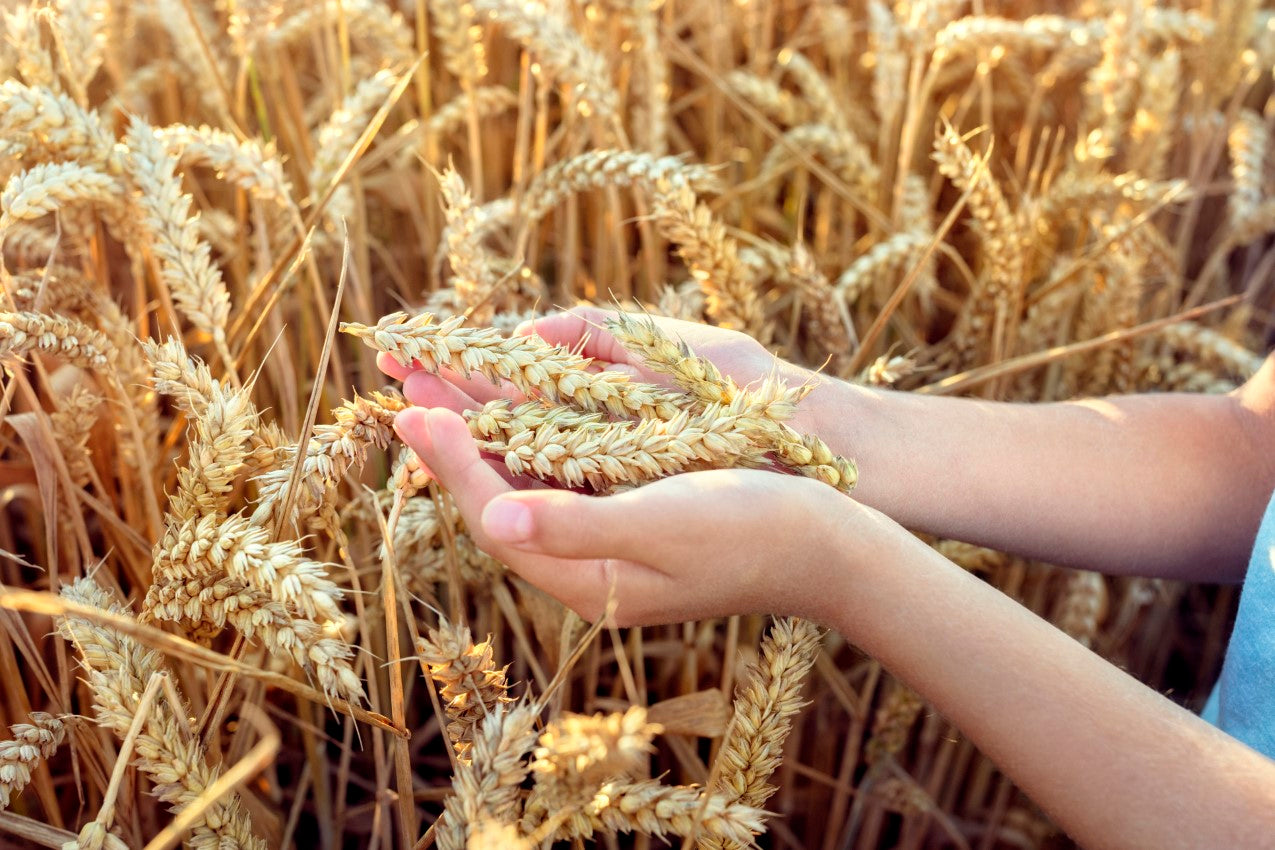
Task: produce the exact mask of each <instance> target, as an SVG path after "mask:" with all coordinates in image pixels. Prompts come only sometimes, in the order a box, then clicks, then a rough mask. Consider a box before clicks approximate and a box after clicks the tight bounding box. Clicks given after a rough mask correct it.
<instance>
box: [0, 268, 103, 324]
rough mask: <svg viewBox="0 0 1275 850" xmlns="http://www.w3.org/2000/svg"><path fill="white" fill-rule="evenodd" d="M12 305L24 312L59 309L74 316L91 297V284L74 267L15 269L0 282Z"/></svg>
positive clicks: (67, 314) (45, 311)
mask: <svg viewBox="0 0 1275 850" xmlns="http://www.w3.org/2000/svg"><path fill="white" fill-rule="evenodd" d="M2 285H3V286H4V287H5V288H6V289H7V291H8V293H9V297H11V298H12V299H13V306H14V307H15V308H16V309H17V310H19V311H22V312H28V313H60V314H62V315H66V316H75V315H77V314H79V313H80V312H81V310H82V309H84V308H85V306H86V302H88V301H91V300H92V295H91V292H90V290H91V289H92V286H93V284H92V283H91V282H90V281H88V280H86V279H85V278H84V276H83V275H82V274H80V273H79V272H78V271H77V270H75V269H72V268H68V267H66V266H45V267H40V268H32V269H29V270H27V271H22V272H17V273H16V274H12V275H10V277H9V280H8V281H7V282H5V283H3V284H2Z"/></svg>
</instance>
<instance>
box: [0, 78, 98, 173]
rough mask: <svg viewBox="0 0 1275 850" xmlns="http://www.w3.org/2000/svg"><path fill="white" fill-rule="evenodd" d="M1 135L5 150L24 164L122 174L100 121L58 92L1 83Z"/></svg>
mask: <svg viewBox="0 0 1275 850" xmlns="http://www.w3.org/2000/svg"><path fill="white" fill-rule="evenodd" d="M0 130H3V133H2V134H0V135H2V136H3V138H4V143H5V146H6V148H7V149H8V150H9V151H10V152H12V153H15V154H21V156H22V158H23V160H24V161H30V160H31V159H32V158H35V159H38V160H47V159H65V160H68V161H74V162H78V163H80V164H81V165H90V166H97V167H99V168H102V169H103V170H105V171H106V172H107V173H109V174H112V175H114V174H118V173H119V169H120V166H121V160H120V157H119V156H118V154H117V153H116V151H115V138H114V136H112V135H111V133H110V132H109V131H108V130H107V129H106V128H105V126H104V125H103V124H102V120H101V118H99V117H98V115H97V114H96V113H95V112H91V111H89V110H87V109H85V108H84V107H82V106H80V105H79V104H78V103H76V102H75V101H74V100H72V99H71V98H69V97H67V96H66V95H64V94H61V93H59V92H56V91H51V90H49V89H47V88H41V87H38V86H33V85H23V84H22V83H20V82H18V81H16V80H5V81H4V82H3V83H0Z"/></svg>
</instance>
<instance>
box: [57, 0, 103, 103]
mask: <svg viewBox="0 0 1275 850" xmlns="http://www.w3.org/2000/svg"><path fill="white" fill-rule="evenodd" d="M53 9H54V10H55V11H54V14H53V15H51V16H50V24H51V26H52V27H53V31H54V33H55V37H56V39H57V41H58V42H59V47H60V50H59V55H60V56H61V57H62V58H63V59H64V60H66V61H64V72H65V73H66V75H67V77H68V78H69V79H70V80H71V81H72V87H73V89H74V90H75V91H77V92H83V91H84V90H85V89H87V88H88V85H89V83H90V82H91V81H92V80H93V77H94V76H96V75H97V71H98V69H99V68H100V67H101V66H102V59H103V56H104V54H105V52H106V37H107V34H106V24H107V19H108V18H109V17H110V12H111V6H110V3H109V2H108V0H56V2H55V3H54V4H53ZM68 63H69V64H68Z"/></svg>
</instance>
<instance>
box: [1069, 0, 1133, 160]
mask: <svg viewBox="0 0 1275 850" xmlns="http://www.w3.org/2000/svg"><path fill="white" fill-rule="evenodd" d="M1141 10H1142V4H1141V3H1140V2H1131V3H1125V4H1123V6H1122V5H1121V4H1116V5H1115V6H1114V8H1113V9H1112V11H1111V14H1110V15H1108V17H1107V26H1106V32H1105V33H1104V35H1103V38H1102V59H1101V60H1100V61H1099V62H1098V64H1097V65H1096V66H1094V68H1093V70H1092V71H1090V73H1089V76H1088V77H1087V79H1086V80H1085V108H1084V115H1083V117H1082V118H1081V127H1082V128H1083V130H1084V131H1085V132H1087V134H1088V135H1087V136H1086V137H1085V138H1084V139H1083V140H1082V141H1081V142H1080V143H1079V144H1080V145H1081V149H1080V150H1079V151H1078V158H1079V159H1081V160H1082V161H1083V160H1105V159H1110V158H1111V157H1112V156H1113V155H1114V154H1115V152H1116V146H1117V140H1118V138H1119V136H1120V135H1121V134H1122V131H1123V128H1124V127H1125V126H1126V121H1127V116H1128V113H1129V110H1130V108H1131V107H1132V105H1133V96H1134V87H1133V82H1134V80H1135V79H1137V76H1138V66H1139V65H1140V64H1141V61H1142V58H1143V51H1142V42H1141V26H1142V15H1141Z"/></svg>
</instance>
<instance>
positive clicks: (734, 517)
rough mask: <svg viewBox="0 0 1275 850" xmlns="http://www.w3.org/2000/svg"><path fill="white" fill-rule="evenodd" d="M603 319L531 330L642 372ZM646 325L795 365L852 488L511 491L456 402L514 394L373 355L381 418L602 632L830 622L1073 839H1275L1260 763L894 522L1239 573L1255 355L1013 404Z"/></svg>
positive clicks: (1247, 540)
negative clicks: (907, 386) (1243, 367)
mask: <svg viewBox="0 0 1275 850" xmlns="http://www.w3.org/2000/svg"><path fill="white" fill-rule="evenodd" d="M604 315H605V314H604V313H602V312H601V311H595V310H591V309H581V310H576V311H573V312H572V313H571V314H559V315H556V316H553V317H550V318H548V319H544V320H541V321H539V322H537V324H536V327H535V331H536V332H537V333H539V334H540V335H541V336H543V337H545V338H546V339H548V340H550V341H553V342H559V343H563V344H566V345H577V344H580V343H581V342H583V351H584V353H585V354H586V355H589V356H593V357H595V358H597V359H598V360H600V361H603V362H604V363H606V364H618V365H619V367H620V368H625V369H629V370H631V371H632V372H633V373H634V374H635V375H637V376H639V377H641V378H643V379H647V380H656V376H654V375H652V374H650V373H647V372H644V371H643V370H642V369H641V368H640V367H639V366H638V365H636V364H635V363H634V362H633V361H632V360H631V359H630V358H629V356H628V355H627V353H626V352H624V350H623V349H622V348H621V347H620V346H619V345H618V344H617V343H616V342H615V341H614V340H613V339H611V338H610V337H609V336H608V335H607V334H606V333H605V332H604V331H602V330H601V329H600V325H601V320H602V318H603V317H604ZM659 321H660V323H661V325H663V326H664V329H665V331H666V332H667V333H669V334H670V335H672V336H674V337H681V338H682V339H684V340H685V341H686V342H687V343H688V344H689V345H690V346H691V348H692V349H693V350H695V351H696V352H697V353H699V354H702V355H704V356H706V357H709V358H710V359H712V360H713V361H714V362H715V363H716V364H717V365H718V367H719V368H720V369H721V370H722V371H723V372H725V373H727V374H729V375H730V376H731V377H733V378H735V379H736V380H737V381H738V382H740V383H748V382H750V381H753V380H756V379H757V378H760V377H763V376H766V375H769V374H772V373H773V372H774V371H776V370H778V372H779V373H780V376H781V377H783V378H785V379H786V380H787V381H789V382H790V383H800V382H803V381H814V382H816V383H817V386H816V387H815V389H814V391H813V392H812V393H811V394H810V395H809V396H808V397H807V399H806V400H805V401H804V402H803V403H802V405H801V407H800V410H799V412H798V415H797V418H796V421H795V423H794V424H795V425H796V427H797V428H798V429H802V430H809V431H813V432H816V433H818V434H820V436H822V437H823V438H824V439H825V440H826V441H827V442H828V444H829V445H830V446H831V447H832V448H833V450H834V451H838V452H841V453H843V454H845V455H847V456H851V457H854V458H855V459H856V461H857V462H858V464H859V467H860V470H861V482H862V483H861V484H860V486H859V488H858V489H857V490H856V491H855V494H854V495H855V498H853V499H851V498H847V497H845V496H843V495H841V494H839V493H837V492H836V491H835V490H833V489H832V488H830V487H827V486H825V485H822V484H819V483H817V482H813V481H810V480H807V479H801V478H795V477H791V476H784V475H778V474H775V473H773V472H762V471H748V470H726V471H714V472H695V473H690V474H685V475H678V476H674V477H672V478H668V479H665V480H662V481H658V482H655V483H652V484H649V485H647V486H645V487H642V488H640V489H637V490H632V491H629V492H625V493H621V494H618V495H615V496H607V497H591V496H583V495H580V494H576V493H571V492H565V491H561V490H552V489H545V488H540V487H537V486H533V484H532V482H529V481H526V480H518V479H514V478H512V477H511V476H509V475H508V474H507V473H506V472H505V470H504V466H503V465H502V464H500V463H499V462H497V461H495V460H492V459H489V458H483V457H482V456H480V455H479V453H478V451H477V449H476V447H475V445H474V443H473V441H472V439H471V438H470V436H469V431H468V428H467V426H466V425H465V423H464V421H463V419H462V418H461V417H460V416H459V415H458V414H459V413H460V412H462V411H464V410H467V409H473V408H476V407H479V406H481V404H482V403H483V402H485V401H487V400H489V399H491V398H495V397H496V396H497V395H506V396H510V395H512V396H514V397H516V393H513V392H512V388H510V387H507V386H506V387H493V386H491V385H490V384H488V383H486V382H485V381H483V380H482V379H478V380H477V381H467V380H464V379H462V378H461V377H459V376H456V375H445V376H442V377H436V376H432V375H428V374H426V373H424V372H419V371H412V370H410V369H406V368H404V367H401V366H399V365H397V364H395V363H394V362H393V361H392V360H390V359H389V358H388V357H382V358H381V360H380V365H381V368H382V369H383V370H384V371H385V372H386V373H387V374H389V375H391V376H393V377H396V378H400V379H403V380H404V381H405V385H404V389H405V392H406V394H407V397H408V398H409V399H410V400H411V401H412V402H413V403H414V404H416V405H419V407H416V408H413V409H411V410H408V411H404V412H403V413H402V414H400V415H399V418H398V422H397V425H396V427H397V430H398V432H399V434H400V436H401V437H402V438H403V439H404V440H405V441H406V442H407V443H408V444H409V445H410V446H412V448H414V449H415V450H416V452H417V453H418V454H419V455H420V457H421V458H422V460H423V461H424V462H425V463H426V464H427V465H428V467H429V468H430V469H431V470H432V472H433V474H434V475H435V476H436V477H437V478H438V480H439V481H440V482H441V483H442V484H443V485H444V486H445V487H446V488H447V489H448V490H449V491H450V492H451V493H452V495H453V497H454V498H455V499H456V501H457V504H458V505H459V507H460V509H461V511H462V513H463V514H464V516H465V519H466V522H467V523H468V525H469V528H470V529H471V531H472V532H473V533H474V536H475V538H476V540H477V542H478V544H479V545H480V546H482V547H483V548H484V549H486V550H487V551H489V552H490V553H491V554H492V555H494V556H495V557H497V558H499V559H501V560H502V561H504V562H505V563H506V564H508V565H509V566H510V568H511V569H513V570H515V571H516V572H518V573H519V574H520V575H522V576H523V577H524V578H526V579H527V580H529V581H531V582H533V583H535V584H537V585H539V586H540V587H541V588H543V589H544V590H546V591H547V592H549V593H551V594H552V595H554V596H555V597H557V598H558V599H559V600H561V601H562V602H563V603H564V604H566V605H568V606H569V607H571V608H573V609H574V610H576V611H577V612H579V613H580V614H581V615H582V616H584V617H586V618H596V617H598V616H601V615H602V612H603V611H604V609H605V607H606V605H607V602H608V598H611V595H612V594H614V595H613V601H614V603H615V606H616V607H615V609H614V617H615V619H616V621H617V622H618V623H619V624H621V625H635V624H654V623H663V622H678V621H684V620H690V619H702V618H707V617H715V616H723V615H729V614H738V613H761V612H766V613H777V614H789V615H801V616H805V617H809V618H811V619H814V620H816V621H818V622H821V623H824V624H827V625H829V626H831V627H832V628H835V629H836V630H838V631H839V632H841V633H842V634H843V635H845V636H846V638H847V639H849V640H850V641H852V642H854V643H855V644H857V645H858V646H860V647H862V648H863V649H864V650H865V651H866V652H869V653H871V654H872V655H873V656H875V657H876V658H878V659H879V660H880V661H881V662H882V663H883V664H884V665H885V666H886V667H887V668H889V669H890V670H891V671H892V672H893V673H894V674H895V675H896V676H898V677H899V678H901V679H902V680H904V681H905V682H907V683H908V684H909V685H910V686H911V687H913V688H914V689H915V690H917V691H918V692H919V693H921V694H922V695H924V696H925V698H926V699H927V700H929V701H930V702H931V703H932V704H933V705H934V706H935V707H936V708H937V709H938V710H939V711H940V712H942V713H943V714H944V715H945V716H946V717H947V718H949V719H950V720H951V721H952V722H953V723H955V724H956V725H957V726H958V727H959V728H960V729H961V730H962V731H963V732H964V733H965V734H966V735H967V736H968V737H969V738H970V739H971V740H972V741H974V743H975V744H977V745H978V746H979V748H980V749H982V750H983V751H984V752H985V753H987V754H988V755H989V756H990V757H991V758H992V759H993V760H995V761H996V762H997V764H998V765H1000V767H1001V768H1002V769H1003V770H1004V771H1005V772H1006V773H1007V774H1008V775H1009V776H1010V777H1011V778H1013V779H1014V781H1015V782H1016V783H1018V784H1019V785H1020V786H1021V787H1022V788H1023V789H1024V790H1026V791H1027V792H1028V793H1029V794H1030V795H1031V796H1032V797H1033V799H1035V800H1036V801H1037V803H1039V804H1040V805H1041V806H1042V807H1043V808H1044V809H1046V811H1048V812H1049V813H1050V815H1051V816H1052V817H1053V818H1054V820H1055V821H1056V822H1057V823H1058V824H1060V825H1061V826H1062V827H1063V828H1064V829H1066V830H1067V832H1068V833H1069V834H1070V835H1071V836H1072V837H1073V838H1074V839H1076V840H1077V841H1078V842H1080V843H1081V844H1082V845H1084V846H1086V847H1092V848H1107V847H1110V848H1135V847H1161V848H1175V847H1266V846H1275V837H1272V836H1275V762H1272V761H1271V760H1269V759H1267V758H1265V757H1264V756H1262V755H1260V754H1258V753H1256V752H1255V751H1253V750H1251V749H1249V748H1248V747H1246V746H1245V745H1243V744H1241V743H1240V742H1238V741H1236V740H1235V739H1233V738H1231V737H1229V736H1228V735H1226V734H1224V733H1222V732H1220V731H1219V730H1217V729H1215V728H1214V727H1212V726H1211V725H1209V724H1207V723H1205V722H1204V721H1203V720H1201V719H1200V718H1198V717H1197V716H1195V715H1194V714H1192V713H1190V712H1188V711H1186V710H1184V709H1183V708H1181V707H1179V706H1177V705H1175V704H1174V703H1172V702H1170V701H1169V700H1167V699H1165V698H1164V697H1163V696H1161V695H1159V694H1157V693H1155V692H1154V691H1152V690H1150V689H1149V688H1147V687H1145V686H1144V685H1142V684H1141V683H1139V682H1137V681H1136V680H1134V679H1133V678H1131V677H1130V676H1128V675H1126V674H1125V673H1123V672H1122V671H1120V670H1118V669H1116V668H1115V667H1114V666H1112V665H1111V664H1109V663H1107V662H1106V661H1104V660H1103V659H1101V658H1100V657H1099V656H1097V655H1095V654H1094V653H1092V652H1090V651H1088V650H1086V649H1085V648H1083V647H1082V646H1080V645H1079V644H1078V643H1076V642H1075V641H1074V640H1072V639H1070V638H1069V637H1067V636H1066V635H1064V634H1063V633H1062V632H1060V631H1058V630H1057V629H1055V628H1054V627H1053V626H1051V625H1050V624H1049V623H1047V622H1045V621H1044V620H1042V619H1040V618H1039V617H1037V616H1035V615H1034V614H1032V613H1031V612H1030V611H1028V610H1027V609H1025V608H1023V607H1022V606H1021V605H1019V604H1018V603H1017V602H1015V601H1014V600H1012V599H1010V598H1008V597H1006V596H1005V595H1003V594H1002V593H1000V592H999V591H997V590H996V589H994V588H992V587H990V586H989V585H987V584H985V583H984V582H982V581H979V580H978V579H976V578H974V577H973V576H971V575H969V574H968V573H966V572H965V571H964V570H961V569H959V568H958V567H956V566H955V565H953V564H952V563H950V562H949V561H947V560H946V559H944V558H943V557H942V556H940V555H938V554H937V553H936V552H934V551H933V550H932V549H930V548H929V547H928V546H926V545H925V544H923V543H921V542H920V541H919V540H917V539H916V538H915V537H914V536H913V535H912V534H910V533H909V532H908V531H906V530H905V528H904V526H907V527H909V528H915V529H919V530H924V531H929V532H932V533H935V534H939V535H942V536H945V537H953V538H957V539H962V540H969V541H973V542H977V543H982V544H985V545H989V546H993V547H996V548H999V549H1004V550H1007V551H1011V552H1016V553H1020V554H1024V555H1027V556H1031V557H1040V558H1045V559H1049V560H1052V561H1054V562H1059V563H1071V564H1077V565H1084V566H1086V567H1088V568H1091V569H1093V568H1097V569H1101V570H1104V571H1107V572H1111V573H1117V574H1135V573H1137V574H1143V575H1153V576H1166V577H1172V578H1185V579H1191V580H1198V581H1237V580H1239V579H1240V578H1242V576H1243V573H1244V570H1245V568H1246V565H1247V561H1248V556H1249V550H1250V549H1251V547H1252V545H1253V539H1254V536H1255V534H1256V531H1257V526H1258V524H1259V522H1260V519H1261V515H1262V512H1263V509H1264V507H1265V504H1266V502H1267V500H1268V499H1269V498H1270V496H1271V491H1272V489H1275V357H1273V358H1271V359H1269V360H1268V361H1267V363H1266V364H1265V366H1264V367H1263V369H1262V370H1261V372H1259V374H1258V375H1257V376H1255V377H1254V378H1253V379H1252V380H1250V381H1249V382H1248V383H1247V384H1246V385H1245V386H1244V387H1242V388H1241V389H1239V390H1237V391H1236V392H1234V393H1231V394H1229V395H1225V396H1188V395H1174V394H1163V395H1157V396H1131V397H1123V398H1113V399H1103V400H1090V401H1081V402H1066V403H1061V404H1040V405H1015V404H1004V403H995V402H983V401H974V400H967V399H943V398H935V397H928V396H919V395H913V394H904V393H893V392H883V391H874V390H868V389H864V388H861V387H855V386H851V385H849V384H846V383H844V382H841V381H836V380H833V379H828V378H824V377H820V376H816V375H813V374H812V373H810V372H808V371H806V370H803V369H800V368H799V367H797V366H793V365H791V364H787V363H783V362H782V361H778V362H777V361H776V360H775V359H774V358H773V357H771V356H770V355H769V354H768V353H767V352H766V351H765V350H764V349H763V348H762V347H761V346H760V345H758V344H757V343H756V342H755V341H753V340H752V339H750V338H748V337H746V336H743V335H741V334H736V333H733V332H730V331H724V330H721V329H717V328H709V327H704V326H700V325H695V324H689V323H683V322H676V321H673V320H662V319H661V320H659ZM529 331H530V328H522V329H520V332H529ZM798 546H799V547H801V551H800V552H794V548H795V547H798ZM776 577H782V580H777V578H776ZM958 659H959V663H953V661H954V660H958Z"/></svg>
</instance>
